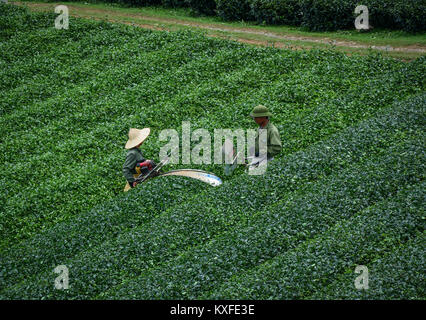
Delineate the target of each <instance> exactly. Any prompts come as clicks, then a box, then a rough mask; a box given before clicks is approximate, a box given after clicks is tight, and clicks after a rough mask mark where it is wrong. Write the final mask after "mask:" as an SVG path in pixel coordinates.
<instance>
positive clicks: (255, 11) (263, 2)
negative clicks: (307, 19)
mask: <svg viewBox="0 0 426 320" xmlns="http://www.w3.org/2000/svg"><path fill="white" fill-rule="evenodd" d="M300 3H301V2H300V0H251V12H252V15H253V16H254V19H255V20H256V21H257V22H258V23H268V24H286V25H294V26H299V25H300V24H301V23H302V10H301V5H300Z"/></svg>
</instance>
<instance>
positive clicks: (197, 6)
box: [186, 0, 216, 15]
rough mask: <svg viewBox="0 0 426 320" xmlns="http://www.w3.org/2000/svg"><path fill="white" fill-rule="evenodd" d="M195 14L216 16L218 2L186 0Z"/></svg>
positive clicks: (211, 0) (214, 0)
mask: <svg viewBox="0 0 426 320" xmlns="http://www.w3.org/2000/svg"><path fill="white" fill-rule="evenodd" d="M186 1H187V3H188V6H189V7H190V8H191V10H192V12H193V13H195V14H205V15H215V14H216V0H186Z"/></svg>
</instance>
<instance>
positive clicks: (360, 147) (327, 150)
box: [2, 97, 425, 298]
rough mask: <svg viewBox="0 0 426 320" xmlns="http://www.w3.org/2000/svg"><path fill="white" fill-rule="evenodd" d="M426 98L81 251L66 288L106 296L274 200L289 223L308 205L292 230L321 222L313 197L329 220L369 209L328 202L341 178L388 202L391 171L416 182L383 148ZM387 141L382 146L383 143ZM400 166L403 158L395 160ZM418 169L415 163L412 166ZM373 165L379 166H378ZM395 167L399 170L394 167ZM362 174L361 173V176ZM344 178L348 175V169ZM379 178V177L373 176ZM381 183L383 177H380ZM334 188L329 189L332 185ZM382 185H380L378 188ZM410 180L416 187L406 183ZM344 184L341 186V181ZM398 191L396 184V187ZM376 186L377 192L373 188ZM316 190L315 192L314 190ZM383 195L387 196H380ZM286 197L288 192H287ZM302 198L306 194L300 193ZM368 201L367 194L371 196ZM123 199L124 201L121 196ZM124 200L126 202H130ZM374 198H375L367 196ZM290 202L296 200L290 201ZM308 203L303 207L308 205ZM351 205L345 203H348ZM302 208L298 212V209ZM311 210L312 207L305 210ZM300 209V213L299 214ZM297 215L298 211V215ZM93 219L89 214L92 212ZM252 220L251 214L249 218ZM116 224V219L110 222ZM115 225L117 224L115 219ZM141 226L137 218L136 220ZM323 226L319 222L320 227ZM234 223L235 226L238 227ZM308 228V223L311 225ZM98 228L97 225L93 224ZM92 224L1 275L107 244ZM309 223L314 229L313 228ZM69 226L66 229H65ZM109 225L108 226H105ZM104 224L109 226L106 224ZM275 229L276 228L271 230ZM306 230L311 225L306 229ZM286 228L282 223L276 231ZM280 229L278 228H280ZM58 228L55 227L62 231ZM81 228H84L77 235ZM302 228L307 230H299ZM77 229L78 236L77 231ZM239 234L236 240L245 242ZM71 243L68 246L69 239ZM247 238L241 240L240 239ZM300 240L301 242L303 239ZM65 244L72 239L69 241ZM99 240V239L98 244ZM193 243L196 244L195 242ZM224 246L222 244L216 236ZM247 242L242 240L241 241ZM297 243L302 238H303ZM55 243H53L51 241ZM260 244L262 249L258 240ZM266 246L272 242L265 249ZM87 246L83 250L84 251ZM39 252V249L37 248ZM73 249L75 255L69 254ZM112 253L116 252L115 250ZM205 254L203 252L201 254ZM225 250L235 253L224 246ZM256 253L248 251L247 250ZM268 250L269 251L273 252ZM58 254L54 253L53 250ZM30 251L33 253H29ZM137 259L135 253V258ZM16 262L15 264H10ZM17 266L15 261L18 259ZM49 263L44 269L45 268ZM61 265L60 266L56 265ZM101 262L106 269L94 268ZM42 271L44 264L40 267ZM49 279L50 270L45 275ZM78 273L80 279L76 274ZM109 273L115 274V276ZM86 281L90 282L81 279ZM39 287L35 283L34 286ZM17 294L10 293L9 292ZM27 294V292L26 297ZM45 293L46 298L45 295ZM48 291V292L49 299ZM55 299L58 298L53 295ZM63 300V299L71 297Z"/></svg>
mask: <svg viewBox="0 0 426 320" xmlns="http://www.w3.org/2000/svg"><path fill="white" fill-rule="evenodd" d="M424 99H425V97H421V98H419V99H413V100H412V101H411V102H410V103H409V104H402V105H398V106H396V107H395V108H394V110H393V111H392V112H386V114H385V115H383V116H381V117H378V118H377V119H374V120H369V121H367V122H365V123H363V124H362V125H361V126H359V127H354V128H350V129H349V130H345V132H344V133H342V134H340V135H339V136H337V137H336V138H334V139H331V140H330V141H327V142H325V143H321V144H319V145H318V146H315V147H313V148H310V150H308V151H306V152H300V153H299V154H295V155H294V156H292V157H290V158H289V159H285V160H283V161H284V163H280V164H279V163H276V164H275V165H274V166H273V167H272V168H271V172H270V174H268V176H265V177H263V178H262V179H260V180H259V177H250V176H241V177H239V178H238V179H237V180H235V182H234V183H232V184H228V185H223V186H222V187H221V188H219V189H214V190H212V189H207V190H206V193H205V194H204V195H200V196H198V197H197V199H196V200H195V199H194V200H193V201H189V202H187V203H183V204H182V205H180V206H175V207H172V208H171V210H167V212H165V213H164V214H163V215H162V216H159V217H158V218H156V219H154V220H152V221H151V222H148V223H144V224H142V225H141V226H139V227H136V229H134V230H131V231H129V233H123V234H122V235H121V236H119V237H118V238H117V240H112V241H111V240H109V241H107V242H106V243H104V244H103V245H102V246H100V247H99V246H96V245H95V247H93V249H91V248H90V247H89V250H88V251H87V252H83V253H82V254H79V255H77V256H76V257H75V258H73V259H71V260H70V261H66V264H67V265H69V266H71V267H72V268H73V274H74V277H75V281H76V284H77V283H78V285H77V286H76V287H75V288H74V289H71V290H72V291H71V292H72V295H71V296H72V297H74V298H77V297H80V298H87V297H93V295H96V294H99V293H101V292H102V291H103V290H106V289H108V288H109V287H110V286H114V285H116V284H118V283H120V281H121V280H120V279H123V276H124V277H127V276H131V275H133V276H137V275H138V274H139V273H140V272H141V270H143V269H144V268H149V267H153V266H155V265H156V264H157V263H160V262H161V261H167V260H168V259H170V258H172V257H173V256H176V255H178V254H179V252H180V251H181V250H182V249H184V250H185V249H186V248H189V247H191V246H193V245H194V244H195V243H199V241H200V240H201V238H200V237H202V238H204V239H205V240H203V241H206V240H208V239H214V234H216V233H217V232H219V231H220V230H222V232H223V231H225V230H229V228H235V227H236V230H235V231H234V232H232V231H231V232H228V233H230V234H232V233H235V234H236V235H237V237H238V234H239V233H241V232H242V230H241V228H239V227H238V226H239V225H240V224H241V223H243V225H244V221H250V220H251V218H250V217H251V215H252V214H254V213H256V212H259V213H262V212H263V209H262V208H264V207H265V205H266V204H267V203H278V202H279V200H280V199H281V203H289V204H291V208H293V209H289V210H287V209H286V210H282V208H281V207H280V206H277V207H276V209H275V211H273V210H272V211H271V215H269V214H267V217H268V216H271V217H274V216H275V215H274V212H276V213H277V214H279V213H280V212H291V210H296V211H295V212H294V215H295V216H299V213H298V212H299V210H301V211H302V212H303V211H306V210H307V209H306V208H305V206H306V205H307V206H309V207H310V209H309V210H308V212H312V214H313V216H312V217H311V218H309V219H308V218H307V217H306V219H302V218H300V217H299V218H298V219H288V217H287V216H286V217H284V220H283V222H284V221H288V222H287V223H295V226H296V225H297V224H299V223H300V224H303V223H306V221H311V220H312V219H313V218H314V217H315V214H314V212H317V211H316V210H317V209H316V208H318V206H320V208H322V209H321V210H324V212H325V214H326V215H329V214H330V213H328V214H327V210H326V205H325V204H324V201H316V198H317V197H319V198H321V199H327V198H328V197H330V200H329V201H330V203H331V204H333V203H334V205H338V206H339V207H340V209H338V208H336V209H335V210H334V211H333V212H335V213H336V214H341V215H343V216H344V215H345V212H346V211H347V210H349V211H348V212H351V211H353V210H355V211H356V208H357V206H361V208H362V206H365V205H368V202H365V200H362V201H360V200H357V201H356V202H353V203H352V202H351V201H349V202H348V204H346V203H342V202H341V201H334V200H333V198H332V196H335V197H336V199H341V198H342V194H340V193H336V194H335V195H333V194H332V193H334V192H335V191H336V190H338V189H339V187H338V186H340V185H342V184H345V181H346V180H347V179H348V177H349V176H350V177H353V178H351V179H355V180H353V181H354V182H350V183H355V184H354V186H349V185H348V186H347V188H343V189H342V190H343V193H344V192H346V191H344V190H347V192H349V193H348V196H350V197H353V196H356V197H361V198H363V197H367V196H368V195H367V193H364V192H363V193H361V194H359V195H356V193H352V192H350V191H349V190H365V189H366V188H365V187H361V186H360V185H359V186H357V182H356V181H364V182H363V183H366V184H371V183H372V184H374V186H373V185H371V186H372V187H371V188H369V190H371V191H372V192H373V194H374V193H376V194H382V195H387V196H389V195H391V194H392V192H391V191H390V190H391V189H389V188H395V187H396V186H398V185H400V183H398V182H397V181H396V180H395V181H393V182H391V181H390V180H389V177H391V179H399V178H398V176H395V175H394V171H396V172H400V174H401V176H400V177H401V178H403V177H406V178H408V179H417V178H416V177H418V175H417V174H414V173H413V174H411V173H410V172H411V171H407V170H406V169H405V170H398V169H396V167H394V165H397V166H398V165H399V166H401V167H405V166H404V165H405V164H406V162H404V161H400V160H398V159H395V158H393V156H392V155H398V154H403V155H404V154H405V155H406V157H407V158H406V159H407V160H409V161H410V159H416V158H412V155H411V154H410V152H408V153H405V152H399V151H398V150H397V151H396V152H395V151H394V152H392V153H391V155H388V148H389V147H386V146H392V145H393V140H394V139H396V140H395V141H398V139H400V138H401V137H405V135H404V132H407V130H411V131H412V132H414V133H415V132H419V130H420V129H421V127H422V125H424V121H425V118H424V110H423V111H422V110H420V109H419V108H418V105H419V102H421V101H423V103H424ZM385 141H386V142H385ZM377 152H379V153H381V154H385V155H387V157H384V159H387V160H386V161H391V162H389V165H390V166H392V169H391V168H388V169H386V168H385V167H384V166H383V165H374V166H372V167H371V168H372V170H373V171H374V170H378V169H379V168H380V169H379V170H380V171H377V173H376V174H375V175H374V179H373V180H369V179H365V178H364V177H368V175H369V173H367V172H368V170H367V169H366V168H365V166H361V165H357V166H356V167H358V169H357V170H360V172H357V173H351V174H349V175H345V174H343V175H341V174H339V169H338V168H344V167H347V166H350V164H351V163H354V162H355V163H356V162H358V161H359V160H360V159H362V158H364V157H367V158H370V159H375V158H376V157H377ZM401 159H402V158H401ZM419 160H420V162H421V161H422V159H421V158H420V159H419ZM377 161H379V160H377ZM398 163H399V164H398ZM412 168H413V170H422V169H421V166H419V164H416V163H414V162H413V163H412ZM364 171H366V172H365V173H362V172H364ZM332 172H336V173H337V174H334V175H333V176H334V177H335V178H333V177H330V178H329V179H327V180H325V181H323V182H321V183H320V184H319V185H314V190H311V192H312V195H310V193H308V194H306V195H305V194H301V195H300V196H298V197H299V198H300V205H298V204H297V201H296V202H294V201H295V198H294V196H292V193H293V192H296V194H297V193H298V190H302V191H304V189H306V188H311V187H312V185H311V183H312V182H314V181H316V180H317V179H319V178H320V177H325V176H327V175H330V174H331V173H332ZM348 172H351V171H350V170H349V171H348ZM379 175H381V176H382V177H380V176H379ZM386 177H388V178H386ZM333 181H334V182H333ZM381 181H387V182H386V183H383V182H381ZM412 181H416V180H412ZM330 182H333V184H335V185H336V188H334V187H332V185H333V184H332V185H331V186H330V187H329V188H327V187H325V186H327V185H330ZM346 183H348V182H346ZM253 185H257V186H258V188H260V190H275V192H273V193H269V192H266V193H259V192H258V191H257V190H258V189H254V188H252V186H253ZM401 185H402V184H401ZM378 186H381V187H379V188H378ZM316 189H317V191H315V190H316ZM321 190H329V191H326V192H332V193H331V194H330V195H329V196H325V195H322V192H321ZM386 190H388V191H386ZM240 192H243V193H242V194H244V196H243V198H241V199H240V200H239V202H235V201H233V206H232V210H229V201H232V200H231V199H232V197H233V196H234V195H236V194H240ZM289 192H290V193H289ZM303 193H305V192H303ZM373 194H372V195H373ZM126 196H127V195H126ZM129 197H131V196H129ZM133 197H134V198H135V199H139V196H138V194H135V195H133ZM373 197H376V196H373ZM283 199H288V200H290V199H293V200H292V201H291V202H288V200H284V201H283ZM296 199H297V198H296ZM308 199H310V200H309V201H307V200H308ZM349 199H350V198H349ZM155 201H158V200H157V198H155V199H154V200H153V202H152V203H155ZM127 203H128V200H126V201H124V202H122V201H121V200H118V201H116V202H115V204H114V205H115V206H116V208H117V209H116V210H118V212H116V213H114V215H115V214H117V217H120V216H121V214H120V212H121V211H122V209H121V207H122V204H127ZM137 203H138V202H137V201H135V202H133V204H132V202H130V204H131V205H132V206H134V209H133V210H135V211H136V212H139V210H138V209H137V208H136V206H137ZM303 203H305V205H303ZM311 204H312V205H311ZM299 207H300V208H299ZM297 208H299V209H297ZM129 209H130V208H126V209H124V210H125V211H126V212H128V214H130V215H131V214H132V212H133V211H132V210H129ZM103 210H104V208H102V207H101V208H99V214H100V216H102V215H103ZM141 210H142V211H141V213H142V212H143V207H141ZM95 212H96V211H95ZM199 212H204V214H203V215H202V216H200V214H199ZM92 216H95V217H96V216H98V215H97V214H94V212H92V213H90V214H88V215H87V217H92ZM106 216H107V217H109V216H111V215H110V214H107V215H106ZM255 216H256V215H255ZM302 216H303V215H302ZM257 217H258V219H259V218H260V219H261V220H262V217H263V214H260V215H259V214H258V215H257ZM96 219H98V218H96ZM115 219H116V218H115ZM120 219H121V218H120ZM126 219H127V218H123V220H122V221H126ZM136 219H140V218H136ZM275 219H276V218H274V220H272V221H271V222H268V223H265V221H263V222H262V221H258V222H259V223H258V224H253V226H257V227H255V228H259V227H260V226H263V225H264V226H265V228H268V226H269V224H272V225H276V224H277V223H276V221H275ZM318 219H319V221H321V223H320V225H322V226H323V227H326V226H327V223H328V222H327V221H328V219H331V221H335V217H334V218H333V217H332V216H329V218H327V219H324V217H321V216H318ZM323 220H324V221H323ZM238 221H239V222H238ZM312 221H313V220H312ZM99 222H100V225H99V224H98V223H99ZM99 222H98V223H95V224H94V225H93V226H92V224H93V223H87V221H85V220H82V221H81V227H79V225H80V222H79V221H78V220H77V224H76V226H75V227H74V226H73V228H75V230H76V231H75V232H74V233H71V232H66V233H65V232H64V233H62V232H59V230H60V229H56V230H55V232H52V233H51V236H52V237H54V235H55V234H58V235H61V234H63V236H64V237H65V239H67V240H66V241H65V239H64V241H63V242H59V243H58V245H59V246H58V248H57V249H55V250H52V249H49V248H48V245H49V244H50V241H47V240H48V239H46V237H40V238H39V240H37V242H31V243H29V244H28V246H26V247H25V248H22V249H19V251H16V250H11V253H12V254H13V255H15V254H16V256H15V258H12V259H11V257H10V256H9V257H8V256H3V258H4V259H2V260H3V261H10V262H11V264H9V266H8V268H6V270H13V269H14V267H13V264H14V263H16V262H17V260H18V259H17V257H19V256H20V257H21V258H22V256H21V255H23V256H28V257H34V256H36V257H37V256H41V257H43V260H44V261H45V263H47V264H51V266H52V267H54V263H58V261H61V258H60V257H61V256H62V257H63V258H62V259H67V257H69V256H70V254H71V253H72V252H75V246H77V248H79V247H80V248H82V247H84V246H85V243H87V242H86V241H87V240H84V241H82V240H83V239H84V238H85V237H88V240H89V239H90V242H89V243H91V244H96V243H99V244H100V243H102V241H106V240H107V239H111V236H110V235H109V234H108V233H106V234H104V233H103V230H99V231H96V229H97V228H98V227H97V226H98V225H99V226H101V225H103V224H105V222H103V221H99ZM312 223H313V222H312ZM70 225H72V223H71V224H70ZM108 225H110V223H108ZM111 225H112V226H113V225H115V223H113V222H112V221H111ZM280 225H282V224H281V223H280V224H278V227H280ZM83 226H88V227H89V230H92V231H91V232H90V231H89V230H88V232H84V233H83V234H82V235H81V236H80V235H79V232H78V230H80V228H81V229H83ZM295 226H293V228H288V229H290V230H297V227H295ZM312 226H315V224H314V225H312ZM65 227H66V228H69V226H68V224H66V225H65ZM281 227H282V228H285V224H284V225H282V226H281ZM281 227H280V228H281ZM61 228H62V227H61ZM85 228H87V227H84V229H85ZM262 228H263V227H260V229H259V230H258V232H253V230H251V229H250V230H251V231H249V232H248V233H249V234H251V233H253V234H255V235H261V234H264V232H262V230H263V229H262ZM304 228H306V225H304ZM84 229H83V230H84ZM92 232H93V233H94V235H97V234H99V236H100V238H99V240H96V239H95V241H93V238H92V236H91V233H92ZM244 234H246V233H242V234H241V236H242V237H245V236H244ZM279 234H282V233H280V232H277V233H275V232H274V233H272V234H271V235H279ZM76 236H77V237H78V238H75V239H72V238H74V237H76ZM246 236H247V235H246ZM295 236H296V237H300V236H301V234H299V232H298V233H295ZM302 236H303V237H306V234H305V235H302ZM224 238H225V239H228V238H229V239H235V237H227V236H226V235H225V236H224ZM71 239H72V240H71ZM102 239H104V240H102ZM196 239H198V240H196ZM222 239H223V237H222ZM246 239H247V238H246ZM302 239H303V238H302ZM58 240H59V239H58ZM64 243H68V245H67V246H66V247H63V244H64ZM260 243H263V242H261V241H260ZM270 244H271V243H270ZM86 246H87V245H86ZM43 247H45V249H44V250H43V249H42V248H43ZM73 247H74V249H73ZM117 248H120V249H119V250H117ZM200 248H201V249H202V248H204V247H203V246H201V247H200ZM229 248H235V247H234V246H229ZM253 248H255V246H254V247H253ZM261 248H263V250H266V247H263V246H261ZM273 248H274V247H271V249H272V250H274V249H273ZM58 249H59V250H58ZM34 250H36V251H37V254H36V253H35V252H33V251H34ZM136 252H137V254H136ZM52 254H53V255H54V257H57V260H56V259H55V260H54V263H53V261H50V259H49V258H48V257H49V255H52ZM30 260H31V259H28V260H27V259H26V260H24V261H30ZM14 261H15V262H14ZM20 261H21V263H22V259H21V260H20ZM49 261H50V262H49ZM62 261H63V260H62ZM101 261H105V263H103V262H101ZM27 263H28V262H25V263H23V264H21V265H20V266H19V267H17V269H19V270H20V276H21V277H22V276H30V277H31V275H33V274H34V272H35V270H37V269H33V267H36V268H39V267H40V266H37V264H36V263H35V262H34V261H32V262H30V264H29V265H28V274H26V272H25V271H24V270H26V268H27V267H25V265H26V264H27ZM47 266H48V265H44V268H46V267H47ZM101 266H102V268H103V271H102V272H100V271H99V269H98V268H99V267H101ZM47 269H48V270H49V272H50V269H51V268H47ZM6 270H5V271H3V272H2V274H4V275H8V276H7V277H6V279H5V281H6V283H7V279H9V280H10V279H13V277H14V276H13V274H10V273H9V274H8V272H7V271H6ZM80 270H81V272H80ZM90 270H92V271H90ZM114 270H116V271H114ZM88 277H89V278H88ZM37 278H38V279H42V280H38V281H37V282H34V287H31V288H32V289H31V290H30V287H29V285H28V281H26V282H25V285H26V288H27V289H26V290H27V297H35V296H38V297H45V298H53V297H55V298H58V297H66V296H62V295H61V294H60V293H58V292H57V290H52V288H51V286H50V284H49V279H50V277H49V275H48V273H47V274H46V273H37ZM40 281H41V282H40ZM19 288H20V286H18V287H16V288H13V289H12V292H15V293H14V294H11V291H10V290H7V291H6V296H7V297H12V296H14V295H16V294H17V292H22V291H20V290H21V289H19ZM15 290H16V291H15ZM33 290H34V291H33ZM46 290H47V291H46ZM49 292H50V293H49ZM58 294H59V296H58ZM69 294H70V293H68V294H67V295H68V297H70V295H69Z"/></svg>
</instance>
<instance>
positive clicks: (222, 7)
mask: <svg viewBox="0 0 426 320" xmlns="http://www.w3.org/2000/svg"><path fill="white" fill-rule="evenodd" d="M216 5H217V15H218V16H219V17H221V18H222V19H225V20H253V16H252V12H251V9H250V0H216Z"/></svg>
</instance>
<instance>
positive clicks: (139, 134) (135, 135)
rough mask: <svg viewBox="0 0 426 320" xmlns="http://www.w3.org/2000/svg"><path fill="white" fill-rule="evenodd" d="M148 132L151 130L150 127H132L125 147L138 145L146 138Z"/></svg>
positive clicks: (129, 147)
mask: <svg viewBox="0 0 426 320" xmlns="http://www.w3.org/2000/svg"><path fill="white" fill-rule="evenodd" d="M150 132H151V129H150V128H144V129H142V130H139V129H134V128H132V129H130V130H129V140H128V141H127V143H126V146H125V148H126V149H132V148H134V147H136V146H138V145H140V144H141V143H142V142H144V141H145V139H146V138H148V136H149V133H150Z"/></svg>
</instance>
